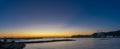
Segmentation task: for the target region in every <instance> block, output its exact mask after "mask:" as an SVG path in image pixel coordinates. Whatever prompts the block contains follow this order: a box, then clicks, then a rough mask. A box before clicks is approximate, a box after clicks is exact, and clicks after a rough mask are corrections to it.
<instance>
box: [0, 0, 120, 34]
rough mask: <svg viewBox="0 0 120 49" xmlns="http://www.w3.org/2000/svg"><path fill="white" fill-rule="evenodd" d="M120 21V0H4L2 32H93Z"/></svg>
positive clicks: (116, 26)
mask: <svg viewBox="0 0 120 49" xmlns="http://www.w3.org/2000/svg"><path fill="white" fill-rule="evenodd" d="M119 21H120V1H119V0H0V32H1V34H6V33H9V34H10V33H11V32H12V33H13V32H14V33H21V34H22V33H36V34H41V33H43V34H44V33H50V34H52V33H56V34H66V33H68V34H69V33H70V34H91V33H94V32H98V31H112V30H119V29H120V28H119V27H120V22H119Z"/></svg>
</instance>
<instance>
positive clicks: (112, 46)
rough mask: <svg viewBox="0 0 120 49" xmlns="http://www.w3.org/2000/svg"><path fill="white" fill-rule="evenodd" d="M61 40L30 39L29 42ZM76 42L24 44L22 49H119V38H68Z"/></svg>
mask: <svg viewBox="0 0 120 49" xmlns="http://www.w3.org/2000/svg"><path fill="white" fill-rule="evenodd" d="M55 39H62V38H47V39H34V40H33V39H31V40H29V41H40V40H43V41H44V40H55ZM70 39H74V40H76V41H61V42H48V43H32V44H26V47H25V48H24V49H120V38H70Z"/></svg>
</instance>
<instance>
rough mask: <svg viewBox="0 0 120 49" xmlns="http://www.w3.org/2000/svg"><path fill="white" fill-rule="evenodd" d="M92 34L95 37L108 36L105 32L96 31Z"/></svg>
mask: <svg viewBox="0 0 120 49" xmlns="http://www.w3.org/2000/svg"><path fill="white" fill-rule="evenodd" d="M92 36H93V37H94V38H103V37H106V35H105V33H104V32H99V33H94V34H93V35H92Z"/></svg>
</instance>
